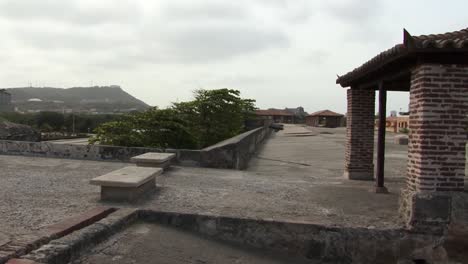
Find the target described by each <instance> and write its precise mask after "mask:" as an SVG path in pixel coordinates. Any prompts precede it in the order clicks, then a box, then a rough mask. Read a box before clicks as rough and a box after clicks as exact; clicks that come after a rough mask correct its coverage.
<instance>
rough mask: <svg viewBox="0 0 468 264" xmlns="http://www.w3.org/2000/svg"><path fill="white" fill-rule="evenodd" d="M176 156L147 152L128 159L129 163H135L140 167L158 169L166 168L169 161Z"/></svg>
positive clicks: (169, 163)
mask: <svg viewBox="0 0 468 264" xmlns="http://www.w3.org/2000/svg"><path fill="white" fill-rule="evenodd" d="M175 157H176V155H175V154H174V153H156V152H148V153H145V154H142V155H139V156H136V157H133V158H131V159H130V161H131V162H133V163H136V165H137V166H141V167H160V168H167V167H169V166H170V165H171V160H172V159H174V158H175Z"/></svg>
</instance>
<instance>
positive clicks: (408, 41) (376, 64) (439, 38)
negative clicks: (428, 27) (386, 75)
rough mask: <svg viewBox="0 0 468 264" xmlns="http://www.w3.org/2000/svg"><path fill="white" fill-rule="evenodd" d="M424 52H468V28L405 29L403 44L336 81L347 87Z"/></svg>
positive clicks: (382, 53)
mask: <svg viewBox="0 0 468 264" xmlns="http://www.w3.org/2000/svg"><path fill="white" fill-rule="evenodd" d="M422 52H468V28H466V29H462V30H460V31H454V32H448V33H444V34H435V35H434V34H432V35H421V36H411V35H410V34H409V33H408V32H407V31H406V30H404V38H403V43H402V44H397V45H395V46H394V47H392V48H390V49H388V50H386V51H384V52H381V53H380V54H378V55H377V56H375V57H374V58H372V59H370V60H369V61H367V62H366V63H364V64H363V65H361V66H360V67H358V68H356V69H354V70H352V71H350V72H348V73H346V74H345V75H343V76H339V77H338V79H337V80H336V83H337V84H341V86H343V87H347V86H349V85H350V82H352V81H353V80H356V79H358V78H361V77H363V76H364V75H366V74H369V73H371V72H373V71H376V70H378V69H379V68H380V67H381V66H383V65H385V64H388V63H390V62H393V61H396V60H398V59H400V58H403V57H407V56H408V55H410V54H415V53H422Z"/></svg>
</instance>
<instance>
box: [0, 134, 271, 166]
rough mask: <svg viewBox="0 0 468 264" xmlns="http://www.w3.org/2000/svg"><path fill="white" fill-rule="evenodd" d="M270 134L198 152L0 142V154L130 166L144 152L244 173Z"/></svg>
mask: <svg viewBox="0 0 468 264" xmlns="http://www.w3.org/2000/svg"><path fill="white" fill-rule="evenodd" d="M270 133H271V129H270V128H269V127H261V128H257V129H254V130H251V131H248V132H245V133H243V134H240V135H238V136H236V137H233V138H230V139H228V140H225V141H222V142H220V143H218V144H216V145H213V146H211V147H208V148H205V149H202V150H188V149H158V148H136V147H120V146H104V145H75V144H57V143H53V142H25V141H10V140H0V154H2V155H22V156H34V157H47V158H63V159H80V160H95V161H119V162H130V158H132V157H134V156H138V155H141V154H144V153H147V152H168V153H175V154H176V156H177V163H178V164H180V165H183V166H196V167H200V166H201V167H212V168H227V169H239V170H241V169H245V168H246V167H247V164H248V162H249V160H250V158H251V157H252V154H253V153H254V152H255V151H256V149H257V147H258V146H259V144H260V143H262V142H263V141H264V140H265V139H266V138H267V137H268V136H269V135H270Z"/></svg>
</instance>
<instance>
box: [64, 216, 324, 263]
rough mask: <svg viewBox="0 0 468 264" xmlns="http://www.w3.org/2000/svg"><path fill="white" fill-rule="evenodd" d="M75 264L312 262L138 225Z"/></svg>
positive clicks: (155, 225) (94, 249)
mask: <svg viewBox="0 0 468 264" xmlns="http://www.w3.org/2000/svg"><path fill="white" fill-rule="evenodd" d="M72 263H73V264H110V263H158V264H186V263H195V264H202V263H203V264H211V263H213V264H215V263H223V264H224V263H225V264H247V263H251V264H266V263H271V264H280V263H284V264H286V263H291V264H294V263H297V264H299V263H304V264H305V263H309V264H314V263H318V262H314V261H313V260H310V259H302V258H291V257H289V258H288V257H285V256H280V255H276V254H275V253H273V252H268V251H263V250H254V249H251V248H248V247H240V246H237V245H233V244H228V243H224V242H218V241H214V240H212V239H208V238H205V237H203V236H200V235H197V234H193V233H190V232H184V231H180V230H177V229H174V228H171V227H167V226H162V225H157V224H147V223H137V224H135V225H132V226H130V227H129V228H128V229H126V230H125V231H123V232H121V233H119V234H117V235H114V236H113V237H112V238H110V239H109V240H107V241H106V242H104V243H102V244H100V245H98V246H96V247H95V248H93V249H92V250H91V251H90V252H87V253H86V254H84V256H83V257H81V258H80V259H78V260H75V261H73V262H72Z"/></svg>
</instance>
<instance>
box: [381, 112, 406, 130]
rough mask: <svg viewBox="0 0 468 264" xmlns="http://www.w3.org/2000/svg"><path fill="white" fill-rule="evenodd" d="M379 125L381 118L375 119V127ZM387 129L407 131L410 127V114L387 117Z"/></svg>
mask: <svg viewBox="0 0 468 264" xmlns="http://www.w3.org/2000/svg"><path fill="white" fill-rule="evenodd" d="M378 127H379V120H378V119H376V120H375V129H378ZM385 129H386V130H387V131H389V132H394V133H398V132H405V131H408V129H409V116H390V117H387V120H386V123H385Z"/></svg>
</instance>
